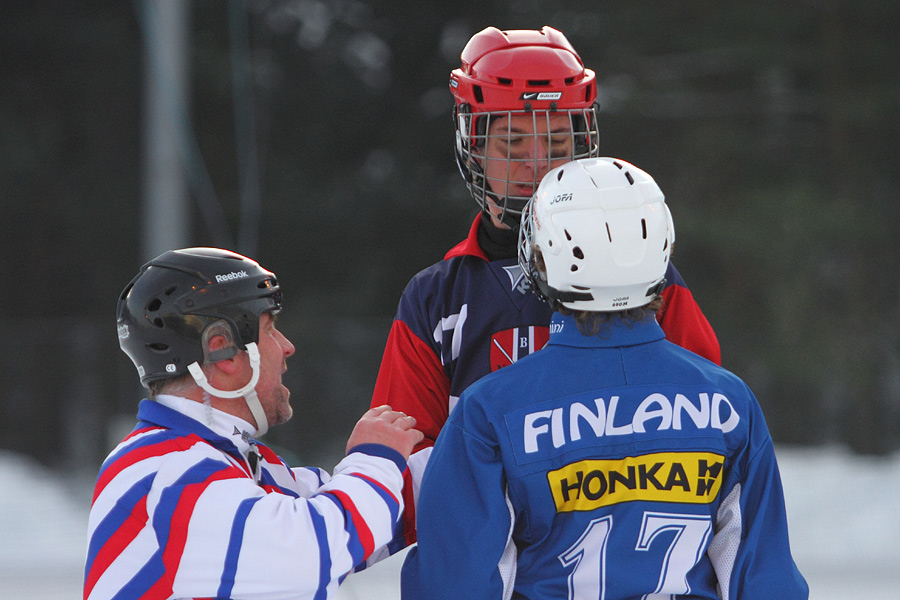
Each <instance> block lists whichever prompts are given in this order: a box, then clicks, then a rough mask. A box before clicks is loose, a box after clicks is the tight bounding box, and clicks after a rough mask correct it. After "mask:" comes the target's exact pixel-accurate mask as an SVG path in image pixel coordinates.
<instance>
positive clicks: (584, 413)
mask: <svg viewBox="0 0 900 600" xmlns="http://www.w3.org/2000/svg"><path fill="white" fill-rule="evenodd" d="M550 328H551V333H550V341H549V343H548V344H547V346H546V348H545V349H544V350H542V351H541V352H538V353H536V354H534V355H532V356H528V357H525V358H523V359H522V360H519V361H518V362H516V363H515V364H513V365H511V366H509V367H508V368H506V369H503V370H501V371H497V372H495V373H492V374H490V375H487V376H485V377H484V378H482V379H480V380H479V381H477V382H476V383H474V384H472V385H471V386H469V388H468V389H467V390H466V391H465V392H464V393H463V395H462V397H461V399H460V401H459V404H458V405H457V407H456V410H454V412H453V413H452V414H451V415H450V418H449V420H448V422H447V424H446V426H445V427H444V429H443V431H442V432H441V434H440V436H439V438H438V440H437V443H436V445H435V446H434V450H433V452H432V454H431V457H430V460H429V463H428V469H427V470H426V471H425V475H424V479H423V481H422V487H421V490H420V495H419V502H418V507H417V527H418V541H419V544H418V547H417V548H413V549H412V550H411V551H410V554H409V555H408V557H407V559H406V563H405V564H404V567H403V574H402V586H403V590H402V591H403V598H404V600H407V599H412V600H415V599H418V598H429V599H438V598H460V597H464V598H467V599H468V598H471V599H479V598H485V599H488V598H491V599H497V598H509V597H514V598H517V597H518V598H530V599H533V600H538V599H550V598H553V599H560V598H571V599H575V598H591V599H597V598H602V599H604V600H618V599H625V598H641V597H657V596H653V595H654V594H657V595H660V597H663V596H689V597H691V598H732V599H740V600H747V599H753V598H759V599H767V600H770V599H778V598H790V599H801V598H807V597H808V588H807V585H806V582H805V581H804V579H803V577H802V576H801V575H800V573H799V572H798V570H797V568H796V566H795V564H794V562H793V559H792V557H791V553H790V547H789V544H788V532H787V521H786V516H785V508H784V500H783V494H782V488H781V481H780V477H779V474H778V468H777V464H776V460H775V453H774V449H773V445H772V440H771V437H770V435H769V432H768V429H767V427H766V423H765V420H764V418H763V415H762V412H761V410H760V407H759V405H758V403H757V401H756V399H755V398H754V396H753V394H752V392H751V391H750V389H749V388H748V387H747V386H746V384H745V383H744V382H743V381H741V380H740V379H739V378H738V377H736V376H734V375H733V374H731V373H729V372H728V371H726V370H725V369H723V368H721V367H719V366H717V365H715V364H714V363H712V362H710V361H708V360H705V359H703V358H701V357H699V356H697V355H696V354H693V353H691V352H688V351H686V350H684V349H682V348H680V347H678V346H677V345H675V344H672V343H670V342H668V341H666V340H665V339H664V334H663V331H662V330H661V329H660V327H659V325H658V324H657V323H656V322H655V320H653V319H647V320H644V321H641V322H637V323H630V324H627V325H626V324H623V323H622V322H621V321H620V320H618V319H617V318H615V319H613V320H612V321H610V323H608V324H607V325H605V326H604V329H602V330H601V333H600V335H599V336H591V337H588V336H585V335H583V334H581V333H580V332H579V331H578V329H577V325H576V324H575V321H574V320H573V319H572V318H570V317H562V316H560V315H558V314H557V315H554V318H553V321H552V322H551V324H550ZM510 594H512V596H510ZM645 595H650V596H645Z"/></svg>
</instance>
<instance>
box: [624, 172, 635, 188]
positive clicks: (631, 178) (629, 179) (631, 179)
mask: <svg viewBox="0 0 900 600" xmlns="http://www.w3.org/2000/svg"><path fill="white" fill-rule="evenodd" d="M625 179H627V180H628V183H629V184H631V185H634V177H632V176H631V173H629V172H628V171H625Z"/></svg>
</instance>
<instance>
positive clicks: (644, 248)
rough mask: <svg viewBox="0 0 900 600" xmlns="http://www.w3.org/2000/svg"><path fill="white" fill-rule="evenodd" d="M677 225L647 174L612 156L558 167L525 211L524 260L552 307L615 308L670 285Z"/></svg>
mask: <svg viewBox="0 0 900 600" xmlns="http://www.w3.org/2000/svg"><path fill="white" fill-rule="evenodd" d="M674 242H675V228H674V225H673V223H672V216H671V214H670V213H669V208H668V207H667V206H666V203H665V198H664V196H663V193H662V191H660V189H659V186H657V185H656V182H655V181H654V180H653V178H652V177H650V175H648V174H647V173H645V172H644V171H642V170H641V169H639V168H637V167H635V166H634V165H632V164H630V163H627V162H625V161H623V160H619V159H615V158H605V157H600V158H587V159H582V160H576V161H572V162H569V163H566V164H565V165H563V166H561V167H557V168H556V169H553V170H552V171H550V172H549V173H547V175H546V176H544V178H543V180H542V181H541V184H540V186H538V189H537V191H536V192H535V194H534V196H533V197H532V199H531V201H530V202H529V203H528V205H527V206H526V207H525V210H524V211H523V213H522V225H521V228H520V234H519V264H520V265H521V267H522V270H523V271H524V272H525V274H526V275H527V276H528V278H529V279H530V281H531V283H532V286H533V287H534V288H535V291H536V293H537V294H538V296H540V297H541V298H542V299H544V300H546V301H547V302H548V303H549V304H550V305H551V306H552V307H553V308H554V310H555V309H558V308H559V307H560V306H564V307H566V308H569V309H573V310H586V311H597V312H613V311H622V310H628V309H631V308H637V307H640V306H644V305H646V304H649V303H650V302H651V301H652V300H653V299H654V298H655V297H656V296H657V295H658V294H659V293H660V292H661V291H662V289H663V287H664V286H665V279H664V275H665V273H666V267H667V266H668V263H669V255H670V253H671V251H672V244H673V243H674Z"/></svg>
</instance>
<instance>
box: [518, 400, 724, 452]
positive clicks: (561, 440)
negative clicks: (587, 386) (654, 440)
mask: <svg viewBox="0 0 900 600" xmlns="http://www.w3.org/2000/svg"><path fill="white" fill-rule="evenodd" d="M698 400H699V402H698V403H697V404H695V403H694V402H691V401H690V400H689V399H688V398H687V396H685V395H683V394H676V395H675V400H674V402H673V401H672V400H670V399H669V398H667V397H666V396H665V395H663V394H660V393H654V394H650V395H649V396H647V397H646V398H644V399H643V400H642V401H641V403H640V404H639V405H638V407H637V408H636V409H635V411H634V415H632V417H631V422H630V423H626V424H624V425H617V424H616V411H617V410H618V408H619V396H612V397H611V398H610V399H609V408H607V406H606V401H605V400H604V399H603V398H595V399H594V409H592V408H590V407H589V406H587V405H585V404H582V403H581V402H573V403H572V404H570V405H568V406H565V407H561V408H554V409H551V410H541V411H537V412H533V413H528V414H527V415H525V423H524V430H523V432H522V437H523V439H524V442H525V452H526V453H532V452H537V451H538V450H539V449H540V448H539V442H541V441H543V440H546V437H545V436H546V434H548V433H549V436H550V439H549V440H547V441H550V442H552V444H553V447H554V448H560V447H562V446H564V445H565V444H567V443H569V442H577V441H579V440H580V439H581V437H582V433H584V432H585V430H584V429H583V428H582V425H587V426H588V427H587V428H586V432H587V433H588V434H593V435H594V437H598V438H600V437H611V436H621V435H634V434H641V433H646V432H647V425H648V422H651V421H655V423H649V424H650V425H651V426H653V425H654V424H655V427H653V430H654V431H664V430H668V429H675V430H678V431H680V430H681V429H682V424H683V423H685V424H686V423H687V422H688V420H689V421H690V422H691V423H693V425H694V427H696V428H697V429H709V428H712V429H719V430H721V431H722V432H723V433H728V432H730V431H733V430H734V428H735V427H737V425H738V423H739V422H740V417H739V416H738V413H737V411H736V410H735V409H734V406H732V404H731V401H730V400H728V398H726V397H725V396H724V395H723V394H720V393H713V394H712V395H710V394H707V393H701V394H698ZM723 409H727V417H725V418H723V416H722V414H723ZM685 416H687V419H684V417H685ZM567 425H568V426H567Z"/></svg>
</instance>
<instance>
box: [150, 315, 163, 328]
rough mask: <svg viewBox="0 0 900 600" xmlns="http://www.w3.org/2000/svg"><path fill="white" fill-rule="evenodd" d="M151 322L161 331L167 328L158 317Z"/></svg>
mask: <svg viewBox="0 0 900 600" xmlns="http://www.w3.org/2000/svg"><path fill="white" fill-rule="evenodd" d="M151 322H152V323H153V325H154V326H156V327H159V328H160V329H164V328H165V327H166V325H165V323H163V320H162V319H160V318H159V317H156V318H155V319H153V320H152V321H151Z"/></svg>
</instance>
